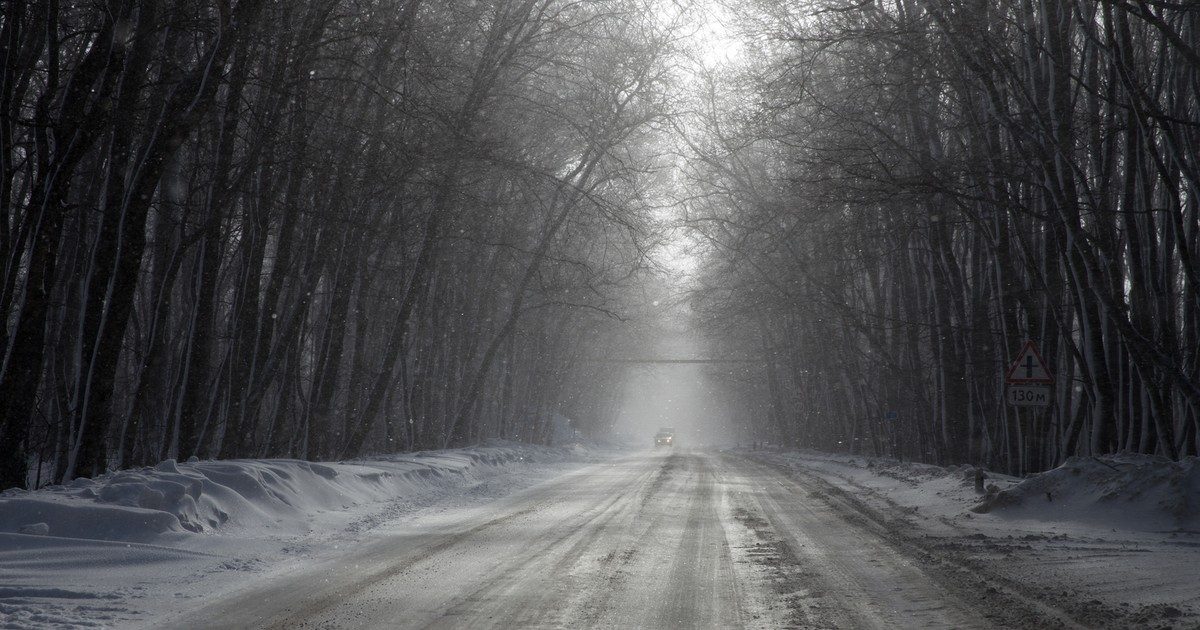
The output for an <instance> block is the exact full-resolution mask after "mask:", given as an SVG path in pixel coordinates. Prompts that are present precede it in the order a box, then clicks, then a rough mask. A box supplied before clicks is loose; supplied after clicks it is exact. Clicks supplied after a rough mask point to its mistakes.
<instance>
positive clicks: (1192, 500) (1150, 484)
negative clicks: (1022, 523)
mask: <svg viewBox="0 0 1200 630" xmlns="http://www.w3.org/2000/svg"><path fill="white" fill-rule="evenodd" d="M972 511H974V512H976V513H991V514H995V515H998V516H1006V517H1016V518H1037V519H1041V520H1062V521H1075V522H1081V523H1089V524H1095V525H1106V526H1113V527H1121V528H1123V529H1132V530H1142V531H1189V532H1200V458H1196V457H1189V458H1186V459H1184V460H1183V461H1179V462H1173V461H1170V460H1168V459H1166V458H1162V457H1155V456H1149V455H1131V454H1122V455H1114V456H1108V457H1099V458H1097V457H1072V458H1070V459H1068V460H1067V461H1066V462H1064V463H1063V464H1062V465H1061V466H1059V467H1058V468H1055V469H1053V470H1050V471H1047V472H1044V473H1041V474H1038V475H1034V476H1032V477H1030V478H1028V479H1025V480H1023V481H1021V482H1020V483H1018V484H1016V485H1015V486H1012V487H1010V488H1007V489H1004V490H1000V491H999V492H996V493H994V494H993V495H992V496H990V497H989V498H987V499H985V500H984V501H983V502H982V503H980V504H979V505H977V506H975V507H974V508H972Z"/></svg>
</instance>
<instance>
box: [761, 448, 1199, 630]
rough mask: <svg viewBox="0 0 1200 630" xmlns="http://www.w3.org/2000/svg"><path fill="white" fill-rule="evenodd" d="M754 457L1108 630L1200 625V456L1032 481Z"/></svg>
mask: <svg viewBox="0 0 1200 630" xmlns="http://www.w3.org/2000/svg"><path fill="white" fill-rule="evenodd" d="M743 454H745V455H750V456H753V457H756V458H758V459H760V460H763V461H766V462H770V463H773V464H776V465H780V466H784V467H787V468H790V469H791V470H793V471H794V472H795V473H796V474H800V475H807V476H809V477H811V478H816V479H819V480H821V481H824V482H825V483H828V484H829V485H830V486H832V487H833V488H835V489H837V490H840V491H842V492H844V493H845V495H847V496H849V497H852V501H853V502H854V503H856V504H858V505H859V507H860V508H861V509H862V510H865V511H867V512H871V513H872V515H873V516H874V517H876V518H877V520H879V521H881V522H883V524H884V525H885V526H886V527H888V528H889V529H890V530H892V531H894V532H895V535H896V536H897V538H898V539H903V540H905V541H909V542H912V543H914V544H917V545H918V546H920V547H921V548H923V549H925V550H927V551H929V552H930V553H932V554H934V555H935V556H938V557H941V558H944V559H946V560H948V561H949V562H950V563H952V564H958V565H960V566H966V567H970V568H974V569H978V570H979V571H980V572H981V573H986V574H990V575H993V576H997V577H999V578H1000V579H1003V580H1005V581H1006V582H1008V583H1009V584H1010V586H1011V585H1016V586H1017V587H1018V588H1019V589H1020V590H1022V591H1024V592H1025V593H1026V594H1027V595H1028V596H1030V597H1033V598H1037V599H1043V600H1047V601H1050V602H1052V603H1054V604H1055V605H1058V606H1060V607H1061V608H1063V609H1066V610H1069V611H1071V612H1072V614H1073V615H1074V616H1075V617H1076V618H1077V619H1083V620H1086V621H1087V622H1088V625H1094V626H1096V627H1149V628H1195V627H1197V622H1198V620H1200V568H1198V567H1200V460H1198V459H1197V458H1194V457H1193V458H1188V459H1185V460H1184V461H1182V462H1171V461H1169V460H1166V459H1162V458H1156V457H1150V456H1142V455H1117V456H1113V457H1103V458H1092V457H1088V458H1082V457H1076V458H1071V459H1069V460H1068V461H1067V462H1065V463H1064V464H1063V465H1062V466H1060V467H1058V468H1055V469H1054V470H1050V471H1047V472H1045V473H1042V474H1039V475H1032V476H1030V477H1028V478H1026V479H1019V478H1015V477H1010V476H1007V475H1002V474H998V473H993V472H987V471H985V472H986V475H987V479H986V481H985V483H986V485H987V490H986V492H985V494H983V495H981V494H979V493H977V492H976V491H975V472H976V471H975V469H974V468H973V467H970V466H963V467H949V468H941V467H938V466H930V465H925V464H914V463H907V462H899V461H896V460H892V459H883V458H865V457H855V456H848V455H835V454H828V453H819V452H814V451H772V452H764V451H757V452H755V451H747V452H743Z"/></svg>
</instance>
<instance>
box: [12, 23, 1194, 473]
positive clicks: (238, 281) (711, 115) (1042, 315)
mask: <svg viewBox="0 0 1200 630" xmlns="http://www.w3.org/2000/svg"><path fill="white" fill-rule="evenodd" d="M2 10H3V14H2V17H0V19H2V22H0V60H2V61H3V63H2V66H3V68H2V72H3V74H2V75H0V315H2V316H3V319H0V453H3V454H4V455H3V456H2V458H0V487H12V486H26V485H35V486H36V485H40V484H44V483H50V482H60V481H63V480H69V479H71V478H73V477H76V476H92V475H95V474H98V473H101V472H104V471H105V470H110V469H113V468H117V467H128V466H133V465H141V464H147V463H153V462H157V461H159V460H161V459H164V458H171V457H174V458H180V459H186V458H188V457H191V456H197V457H202V458H208V457H220V458H230V457H275V456H287V457H299V458H304V459H335V458H344V457H351V456H355V455H359V454H364V453H371V452H386V451H395V450H411V449H421V448H440V447H445V446H449V445H458V444H464V443H472V442H476V441H478V440H480V439H483V438H487V437H504V438H510V439H517V440H526V441H535V442H537V441H545V440H547V439H548V436H549V435H550V432H551V427H552V425H553V420H554V418H555V417H556V415H563V416H567V417H571V418H574V419H576V421H577V426H578V427H580V428H583V429H584V430H589V431H595V432H599V431H602V430H604V429H606V428H607V427H608V426H609V423H610V422H611V418H612V416H613V414H614V413H615V409H616V407H617V405H618V404H619V397H620V393H621V391H622V388H621V384H622V382H623V380H624V379H625V378H626V377H627V372H628V369H629V366H628V365H624V364H622V363H621V362H620V361H614V360H611V359H619V358H622V357H631V356H632V357H636V356H639V355H638V354H637V353H636V349H637V344H638V339H637V338H636V335H634V334H633V333H631V332H630V331H629V324H628V322H629V321H635V320H637V319H638V318H639V317H643V316H645V314H646V313H647V312H649V311H652V310H653V307H651V306H650V305H648V304H646V303H644V302H643V300H642V299H641V298H642V296H644V288H645V286H646V285H647V283H663V282H668V283H674V285H673V286H675V290H674V291H675V294H676V295H677V296H678V298H679V299H678V300H677V301H676V302H675V303H674V305H675V306H680V305H682V306H684V307H686V309H687V310H688V311H689V313H690V317H691V319H690V320H689V321H690V322H691V324H692V325H693V326H694V327H695V330H697V331H699V332H701V333H703V334H704V335H705V339H706V342H705V344H706V345H705V347H706V348H708V350H709V352H708V353H707V354H706V356H708V357H714V358H720V357H723V356H725V357H728V356H734V357H745V356H746V355H747V353H754V354H755V356H757V357H761V358H762V359H763V360H762V361H761V362H759V363H746V364H744V365H737V366H734V367H729V366H724V367H720V368H713V369H719V370H721V373H723V374H725V375H726V377H727V378H726V379H725V384H724V390H723V391H725V393H726V394H727V396H728V397H729V399H730V400H733V401H737V404H738V405H740V406H741V411H739V412H738V414H739V417H741V418H742V419H743V423H744V424H745V425H747V426H746V428H745V431H746V432H747V433H746V434H747V436H754V437H759V438H769V439H772V440H775V441H779V442H784V443H788V444H794V445H805V446H813V447H819V448H826V449H850V450H855V451H860V452H870V453H878V454H892V455H898V456H902V457H905V458H914V459H923V460H929V461H939V462H965V461H970V462H972V463H983V464H987V465H990V466H995V467H1000V468H1005V469H1008V470H1010V471H1012V472H1027V471H1031V470H1040V469H1044V468H1046V467H1048V466H1051V465H1053V464H1055V463H1056V462H1058V461H1060V460H1061V459H1062V458H1064V457H1066V456H1068V455H1071V454H1076V453H1084V454H1095V453H1105V452H1113V451H1117V450H1130V451H1137V452H1144V453H1160V454H1163V455H1166V456H1168V457H1173V458H1174V457H1180V456H1184V455H1188V454H1196V453H1198V452H1200V440H1198V439H1197V430H1198V428H1200V156H1198V154H1197V150H1196V147H1200V44H1197V42H1200V7H1197V6H1196V5H1195V4H1193V3H1188V2H1170V1H1160V0H1042V1H1039V2H1026V1H1024V0H999V1H997V0H866V1H865V2H858V1H854V2H850V1H847V0H801V1H796V0H753V1H750V2H744V3H737V5H736V6H733V5H732V4H731V5H730V6H729V7H725V6H723V5H722V3H721V2H719V0H712V1H711V2H699V1H696V2H687V1H685V0H589V1H587V2H579V1H572V0H461V1H460V0H455V1H452V2H430V1H428V0H304V1H302V2H301V1H295V2H293V1H279V0H164V1H162V2H148V1H139V0H111V1H108V2H86V3H75V2H60V0H24V1H22V0H18V1H16V2H6V3H4V5H3V9H2ZM685 259H686V261H687V262H686V264H684V263H680V261H681V260H685ZM664 278H666V280H664ZM654 306H655V307H657V306H658V305H657V304H655V305H654ZM1026 339H1032V340H1036V341H1037V342H1039V344H1040V346H1041V348H1042V350H1043V354H1044V356H1045V357H1046V359H1047V360H1048V362H1049V363H1050V366H1051V369H1052V371H1053V373H1054V374H1055V376H1056V383H1055V385H1054V390H1053V404H1052V406H1051V407H1049V408H1046V409H1037V408H1031V409H1025V410H1017V409H1016V408H1013V407H1009V406H1007V405H1006V403H1005V401H1004V389H1003V383H1002V379H1001V375H1002V372H1003V370H1004V368H1005V366H1006V365H1007V363H1008V361H1009V360H1011V359H1012V358H1013V356H1014V354H1015V353H1016V351H1017V350H1018V349H1019V348H1020V346H1021V344H1022V343H1023V342H1024V341H1025V340H1026ZM677 358H682V359H686V358H688V357H677ZM597 359H609V360H597ZM888 412H895V413H894V415H891V416H889V415H888ZM885 417H887V418H889V419H886V420H885Z"/></svg>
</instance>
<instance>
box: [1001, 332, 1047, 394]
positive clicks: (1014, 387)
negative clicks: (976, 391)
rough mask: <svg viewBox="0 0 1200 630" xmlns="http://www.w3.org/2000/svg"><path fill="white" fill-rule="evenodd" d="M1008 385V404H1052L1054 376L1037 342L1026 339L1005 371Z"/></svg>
mask: <svg viewBox="0 0 1200 630" xmlns="http://www.w3.org/2000/svg"><path fill="white" fill-rule="evenodd" d="M1004 382H1005V383H1006V384H1007V385H1008V391H1007V394H1006V398H1007V399H1008V404H1010V405H1013V406H1016V407H1046V406H1048V405H1049V404H1050V399H1051V391H1050V387H1049V386H1050V384H1051V383H1053V382H1054V376H1053V375H1051V374H1050V368H1049V366H1047V365H1046V361H1045V360H1044V359H1042V354H1041V353H1040V352H1038V349H1037V344H1035V343H1033V341H1026V342H1025V345H1024V346H1021V351H1020V352H1019V353H1017V358H1016V359H1015V360H1014V361H1013V362H1012V364H1011V365H1009V366H1008V371H1007V372H1005V373H1004Z"/></svg>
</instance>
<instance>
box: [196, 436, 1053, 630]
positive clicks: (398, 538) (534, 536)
mask: <svg viewBox="0 0 1200 630" xmlns="http://www.w3.org/2000/svg"><path fill="white" fill-rule="evenodd" d="M993 594H994V591H993V593H992V594H990V593H988V592H985V591H981V590H979V589H975V588H973V587H972V588H964V587H963V584H962V580H961V579H958V578H956V577H955V575H954V574H953V571H948V570H947V568H946V567H945V566H943V563H942V562H940V561H939V560H938V559H936V558H932V559H931V558H930V557H929V555H928V554H927V553H925V552H923V551H921V550H917V549H913V548H910V547H906V546H905V545H904V544H903V543H902V542H901V541H898V540H894V539H892V538H891V537H890V536H889V535H888V532H887V530H886V528H882V529H881V528H880V526H879V524H878V523H875V522H873V521H871V520H870V519H867V518H864V517H863V516H862V515H861V514H859V513H857V512H855V511H854V510H852V509H842V508H840V507H839V503H838V497H837V496H836V495H835V494H829V493H826V491H825V490H823V489H822V487H820V486H819V485H817V484H813V483H805V482H804V481H802V480H798V479H797V478H794V477H792V476H790V475H788V474H786V473H785V472H783V471H782V470H780V469H779V468H777V467H774V466H770V465H767V464H763V463H759V462H756V461H753V460H751V459H748V458H745V457H741V456H737V455H730V454H715V453H703V452H688V451H678V452H671V453H666V452H655V453H640V454H634V455H629V456H625V457H622V458H619V459H616V460H612V461H608V462H604V463H600V464H595V465H591V466H587V467H584V468H581V469H578V470H576V471H574V472H572V473H570V474H568V475H565V476H562V477H559V478H557V479H554V480H552V481H549V482H546V483H543V484H540V485H537V486H534V487H531V488H527V489H525V490H523V491H520V492H518V493H516V494H513V495H511V496H508V497H506V498H503V499H499V500H497V501H494V502H491V503H489V504H487V505H486V506H479V507H475V508H471V509H468V510H466V511H447V512H443V513H440V514H431V515H429V516H426V517H423V518H420V519H417V520H416V521H414V522H410V523H408V524H407V525H406V527H405V530H404V531H403V532H402V533H396V534H394V535H391V536H388V537H386V538H381V539H378V540H375V541H373V542H370V543H364V544H363V545H360V546H358V547H357V548H356V549H354V550H352V551H350V552H349V553H348V554H345V555H342V556H340V557H337V558H335V559H331V560H328V561H326V563H325V564H321V565H316V566H312V567H310V568H309V569H308V570H306V571H302V572H298V573H293V574H290V575H287V576H285V577H278V578H275V579H272V580H269V581H266V582H263V583H258V584H253V585H251V586H250V587H248V588H247V589H245V590H242V591H240V592H236V593H233V594H231V595H230V596H228V597H226V598H224V599H222V600H220V601H217V602H213V603H211V604H210V605H208V606H206V607H204V608H203V609H200V610H198V611H191V612H189V613H188V614H187V622H188V624H189V625H196V624H205V625H207V626H209V627H220V628H228V627H280V628H282V627H321V628H325V627H388V628H392V627H581V626H582V627H587V626H599V627H723V628H724V627H781V626H790V627H822V628H827V627H855V628H895V627H921V628H936V627H956V628H964V627H995V626H997V625H1008V624H1011V625H1024V624H1026V623H1028V622H1030V621H1032V620H1034V619H1040V620H1041V621H1050V619H1048V618H1047V617H1046V616H1054V617H1057V616H1058V615H1057V613H1056V611H1054V610H1053V609H1049V608H1041V607H1040V605H1039V604H1038V603H1037V602H1035V601H1023V602H1017V603H1016V604H1014V601H1013V600H1011V599H1008V598H1003V597H1002V598H996V597H994V596H993ZM989 602H991V603H989ZM1030 615H1035V617H1030ZM1065 625H1067V626H1070V625H1071V624H1070V622H1067V623H1066V624H1065Z"/></svg>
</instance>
